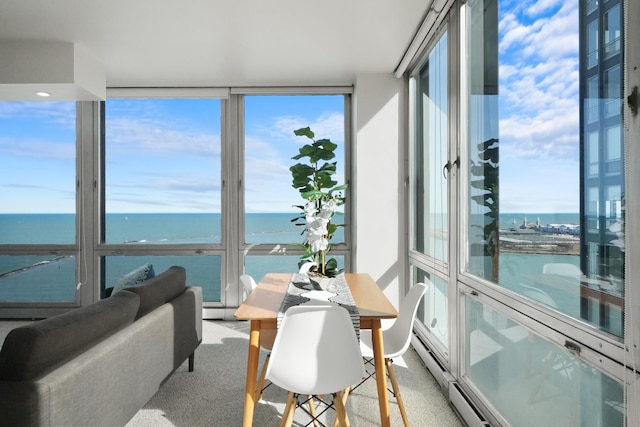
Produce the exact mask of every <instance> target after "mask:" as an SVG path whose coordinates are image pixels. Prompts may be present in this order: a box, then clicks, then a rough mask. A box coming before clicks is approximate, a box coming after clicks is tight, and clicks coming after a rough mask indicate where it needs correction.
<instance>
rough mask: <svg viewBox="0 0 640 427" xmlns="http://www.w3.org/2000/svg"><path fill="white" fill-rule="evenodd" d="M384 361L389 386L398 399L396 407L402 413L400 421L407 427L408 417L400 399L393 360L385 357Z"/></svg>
mask: <svg viewBox="0 0 640 427" xmlns="http://www.w3.org/2000/svg"><path fill="white" fill-rule="evenodd" d="M385 363H386V365H387V372H388V373H389V378H390V379H391V386H392V387H393V394H394V395H395V397H396V400H397V401H398V407H399V408H400V415H402V422H403V423H404V425H405V427H409V418H408V417H407V412H406V411H405V409H404V402H403V401H402V396H400V387H398V381H397V380H396V373H395V372H394V370H393V361H392V360H391V359H385Z"/></svg>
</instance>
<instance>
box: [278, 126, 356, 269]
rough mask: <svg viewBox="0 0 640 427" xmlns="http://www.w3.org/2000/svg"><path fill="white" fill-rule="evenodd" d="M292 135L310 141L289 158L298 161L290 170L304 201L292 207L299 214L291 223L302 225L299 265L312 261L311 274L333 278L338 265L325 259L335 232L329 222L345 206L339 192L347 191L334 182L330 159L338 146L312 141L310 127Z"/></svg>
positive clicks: (321, 140) (326, 140)
mask: <svg viewBox="0 0 640 427" xmlns="http://www.w3.org/2000/svg"><path fill="white" fill-rule="evenodd" d="M294 134H295V135H296V136H304V137H306V138H308V139H310V140H311V142H310V143H308V144H305V145H303V146H302V147H300V149H299V152H298V154H297V155H296V156H294V157H292V159H293V160H298V161H299V162H298V163H296V164H294V165H293V166H291V167H290V168H289V170H290V171H291V177H292V182H293V183H292V186H293V188H296V189H298V191H300V195H301V196H302V198H303V199H304V200H306V203H305V204H304V205H294V206H295V207H297V208H299V209H300V210H301V215H300V216H297V217H295V218H293V219H292V220H291V221H292V222H294V223H295V224H296V225H299V226H304V230H303V232H302V234H303V235H304V236H305V238H304V241H303V243H302V247H304V249H305V254H304V255H302V256H301V257H300V262H299V266H301V265H302V264H305V263H307V262H313V263H314V267H312V268H311V270H310V271H312V272H316V273H318V274H321V275H326V276H334V275H336V274H337V273H338V263H337V261H336V260H335V259H334V258H331V259H327V257H326V256H327V253H328V252H329V251H330V249H331V246H330V240H331V237H332V236H333V234H334V233H335V231H336V230H337V229H338V225H336V224H334V223H332V222H331V219H332V218H333V215H334V214H340V212H338V211H337V208H338V207H339V206H340V205H343V204H344V202H345V197H344V195H343V193H342V192H343V191H344V190H345V189H346V188H347V186H346V185H338V182H337V181H335V180H334V175H335V174H336V164H337V162H335V161H332V160H333V159H334V158H335V156H336V155H335V150H336V148H338V146H337V145H336V144H334V143H333V142H331V141H330V140H329V139H315V134H314V133H313V131H312V130H311V129H310V128H309V127H305V128H301V129H298V130H295V131H294Z"/></svg>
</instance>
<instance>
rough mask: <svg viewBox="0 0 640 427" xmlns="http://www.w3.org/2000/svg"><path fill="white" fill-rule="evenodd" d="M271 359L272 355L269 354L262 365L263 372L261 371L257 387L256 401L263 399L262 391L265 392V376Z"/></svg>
mask: <svg viewBox="0 0 640 427" xmlns="http://www.w3.org/2000/svg"><path fill="white" fill-rule="evenodd" d="M270 357H271V353H269V354H267V357H266V358H265V359H264V364H263V365H262V371H260V378H258V383H257V385H256V393H255V395H256V401H258V400H260V399H262V390H264V383H265V378H264V377H265V375H266V374H267V366H268V365H269V358H270Z"/></svg>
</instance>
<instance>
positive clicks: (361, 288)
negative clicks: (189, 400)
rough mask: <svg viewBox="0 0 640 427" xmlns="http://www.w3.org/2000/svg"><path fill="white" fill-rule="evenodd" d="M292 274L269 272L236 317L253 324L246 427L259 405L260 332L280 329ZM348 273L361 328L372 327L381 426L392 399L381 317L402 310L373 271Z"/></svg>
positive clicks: (249, 358) (244, 423) (389, 315)
mask: <svg viewBox="0 0 640 427" xmlns="http://www.w3.org/2000/svg"><path fill="white" fill-rule="evenodd" d="M291 276H292V275H291V274H288V273H268V274H267V275H265V276H264V278H263V279H262V280H261V281H260V283H258V286H257V287H256V288H255V289H254V290H253V291H252V292H251V294H249V295H248V296H247V298H246V299H245V300H244V302H243V303H242V304H241V305H240V307H238V309H237V310H236V312H235V314H234V316H235V317H236V319H238V320H248V321H250V323H251V331H250V333H249V355H248V357H247V379H246V388H245V400H244V417H243V425H244V426H245V427H251V426H252V423H253V413H254V410H255V405H256V398H257V395H256V380H257V375H258V362H259V358H260V331H262V330H268V329H277V318H278V311H279V309H280V305H281V304H282V300H283V299H284V297H285V295H286V292H287V289H288V287H289V283H290V282H291ZM344 276H345V279H346V282H347V284H348V285H349V289H350V290H351V294H352V296H353V300H354V301H355V303H356V307H357V309H358V312H359V314H360V329H370V330H371V335H372V341H373V353H374V366H375V370H376V382H377V390H378V402H379V406H380V425H381V426H389V425H390V418H389V401H388V398H387V375H386V368H385V363H384V343H383V340H382V328H381V320H382V319H393V318H396V317H398V311H397V310H396V309H395V307H394V306H393V305H392V304H391V302H390V301H389V300H388V299H387V297H386V296H385V295H384V293H383V292H382V290H381V289H380V287H379V286H378V284H377V283H376V282H375V281H374V280H373V279H372V278H371V276H370V275H369V274H366V273H345V275H344Z"/></svg>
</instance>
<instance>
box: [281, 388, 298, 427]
mask: <svg viewBox="0 0 640 427" xmlns="http://www.w3.org/2000/svg"><path fill="white" fill-rule="evenodd" d="M297 401H298V399H297V397H296V396H295V394H293V392H291V391H290V392H289V395H288V397H287V404H286V405H285V407H284V412H283V413H282V421H280V427H291V424H293V413H294V411H295V410H296V402H297Z"/></svg>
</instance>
